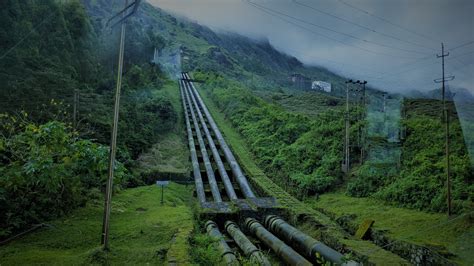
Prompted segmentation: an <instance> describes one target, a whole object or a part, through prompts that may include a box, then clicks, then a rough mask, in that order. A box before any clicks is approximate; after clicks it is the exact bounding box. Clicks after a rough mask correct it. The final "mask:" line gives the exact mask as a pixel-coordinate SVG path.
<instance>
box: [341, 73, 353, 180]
mask: <svg viewBox="0 0 474 266" xmlns="http://www.w3.org/2000/svg"><path fill="white" fill-rule="evenodd" d="M345 83H346V113H345V125H346V133H345V139H344V164H343V169H342V170H343V171H344V172H345V173H346V174H348V173H349V169H350V162H349V161H350V156H349V151H350V149H349V145H350V143H349V129H350V124H349V83H352V79H350V80H348V81H346V82H345Z"/></svg>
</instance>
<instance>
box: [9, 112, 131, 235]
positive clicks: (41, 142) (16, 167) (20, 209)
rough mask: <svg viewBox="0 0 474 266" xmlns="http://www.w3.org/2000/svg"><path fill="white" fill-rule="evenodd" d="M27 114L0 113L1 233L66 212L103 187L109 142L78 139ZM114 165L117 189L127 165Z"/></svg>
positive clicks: (65, 129)
mask: <svg viewBox="0 0 474 266" xmlns="http://www.w3.org/2000/svg"><path fill="white" fill-rule="evenodd" d="M25 117H26V116H25ZM25 117H13V116H7V115H2V116H1V117H0V118H1V119H0V120H1V122H2V123H1V128H0V132H1V133H2V134H1V136H0V162H1V163H0V188H1V189H0V237H3V236H7V235H9V234H11V233H12V232H14V231H17V230H19V229H22V228H24V227H26V226H28V225H30V224H33V223H40V222H42V221H44V220H45V219H50V218H53V217H57V216H59V215H62V214H64V213H67V212H68V211H70V210H72V209H74V208H76V207H77V206H80V205H82V204H84V203H85V201H86V199H87V195H88V191H89V189H92V188H98V189H103V187H104V186H105V181H106V176H107V165H108V149H107V147H105V146H102V145H99V144H96V143H93V142H91V141H88V140H80V139H77V137H76V134H75V133H74V132H72V131H71V130H70V129H69V128H68V127H67V126H66V125H65V124H63V123H61V122H57V121H52V122H48V123H46V124H43V125H36V124H33V123H31V122H27V121H26V118H25ZM115 167H116V171H115V181H114V182H115V184H116V188H119V187H120V185H121V184H122V183H123V182H124V179H125V177H126V176H125V175H126V169H125V168H124V166H123V165H122V164H121V163H120V162H116V165H115Z"/></svg>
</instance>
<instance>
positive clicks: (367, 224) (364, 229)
mask: <svg viewBox="0 0 474 266" xmlns="http://www.w3.org/2000/svg"><path fill="white" fill-rule="evenodd" d="M374 222H375V221H374V220H372V219H366V220H364V221H363V222H362V224H361V225H360V226H359V229H357V232H356V233H355V237H356V238H359V239H364V237H365V236H366V235H367V233H368V231H369V229H370V228H371V227H372V225H373V224H374Z"/></svg>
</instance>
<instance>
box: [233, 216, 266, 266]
mask: <svg viewBox="0 0 474 266" xmlns="http://www.w3.org/2000/svg"><path fill="white" fill-rule="evenodd" d="M225 229H226V231H227V233H228V234H229V235H230V236H231V237H232V238H233V239H234V241H235V243H237V245H238V246H239V248H240V249H241V250H242V251H243V252H244V254H245V255H246V256H248V257H250V261H251V263H252V264H256V265H261V266H271V263H270V262H269V261H268V259H267V257H265V255H263V252H262V251H260V249H258V248H257V247H256V246H255V245H254V244H252V242H250V240H249V239H248V238H247V237H246V236H245V235H244V233H242V231H240V229H239V227H238V226H237V224H235V223H234V222H231V221H227V222H225Z"/></svg>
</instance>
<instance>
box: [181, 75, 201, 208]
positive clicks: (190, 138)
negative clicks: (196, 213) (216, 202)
mask: <svg viewBox="0 0 474 266" xmlns="http://www.w3.org/2000/svg"><path fill="white" fill-rule="evenodd" d="M179 84H180V85H181V86H180V89H181V100H182V102H183V108H184V118H185V121H186V130H187V132H188V144H189V151H190V153H191V163H192V166H193V175H194V183H195V185H196V193H197V197H198V199H199V202H201V203H202V202H206V194H205V193H204V184H203V182H202V177H201V170H200V169H199V162H198V158H197V153H196V146H195V145H194V137H193V131H192V130H191V123H190V122H189V113H188V107H187V106H186V101H185V99H184V90H183V87H184V83H183V81H182V80H181V81H180V82H179Z"/></svg>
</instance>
